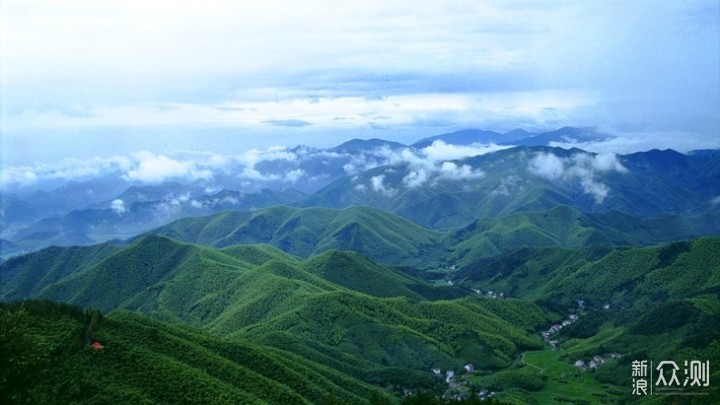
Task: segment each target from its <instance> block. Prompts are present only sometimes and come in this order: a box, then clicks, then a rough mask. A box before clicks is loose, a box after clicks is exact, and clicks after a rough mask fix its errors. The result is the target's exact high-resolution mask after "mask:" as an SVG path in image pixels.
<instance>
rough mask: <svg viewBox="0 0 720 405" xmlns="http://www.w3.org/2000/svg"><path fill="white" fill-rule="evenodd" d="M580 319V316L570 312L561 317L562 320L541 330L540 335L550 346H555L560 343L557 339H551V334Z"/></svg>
mask: <svg viewBox="0 0 720 405" xmlns="http://www.w3.org/2000/svg"><path fill="white" fill-rule="evenodd" d="M578 319H580V316H579V315H577V314H570V315H568V317H567V318H565V319H563V321H562V322H560V323H556V324H554V325H552V326H550V328H549V329H548V330H546V331H543V332H542V337H543V339H545V341H546V342H548V344H549V345H550V346H552V347H557V346H558V345H559V344H560V343H559V341H558V340H554V339H551V337H552V336H554V335H556V334H557V333H558V332H560V331H561V330H562V328H565V327H567V326H570V325H572V324H574V323H575V322H577V320H578Z"/></svg>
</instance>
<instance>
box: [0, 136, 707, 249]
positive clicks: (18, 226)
mask: <svg viewBox="0 0 720 405" xmlns="http://www.w3.org/2000/svg"><path fill="white" fill-rule="evenodd" d="M609 137H611V136H610V135H605V134H602V133H599V132H597V131H596V130H594V129H591V128H570V127H566V128H561V129H559V130H556V131H551V132H547V133H540V134H531V133H527V132H525V131H522V130H514V131H510V132H508V133H505V134H499V133H495V132H492V131H479V130H465V131H459V132H455V133H450V134H443V135H437V136H434V137H431V138H427V139H424V140H421V141H418V142H417V143H415V144H413V145H411V146H405V145H402V144H400V143H396V142H389V141H384V140H381V139H371V140H352V141H349V142H346V143H344V144H342V145H339V146H336V147H333V148H329V149H325V150H320V149H313V148H308V147H295V148H290V149H288V148H282V149H281V148H272V149H269V150H266V151H258V150H253V151H249V152H248V153H246V154H245V155H242V156H238V157H234V158H229V157H222V156H216V155H213V156H210V155H202V154H200V155H189V154H188V153H185V155H180V156H178V157H176V158H174V159H172V158H169V157H167V156H163V155H153V154H140V155H138V156H139V157H138V159H139V160H138V162H139V163H138V166H137V167H136V168H135V169H127V168H126V169H124V170H121V168H120V166H117V165H116V166H113V164H111V163H109V162H103V163H102V164H103V165H105V166H103V167H106V169H103V170H106V172H105V173H104V172H100V173H104V174H102V175H100V176H98V177H93V178H90V179H86V180H83V181H71V182H68V183H67V184H65V185H63V186H61V187H57V188H51V189H49V190H45V189H37V190H34V191H32V190H33V188H32V187H41V183H42V181H41V182H40V183H38V184H37V185H36V186H32V187H30V186H27V187H26V188H25V189H24V190H25V191H20V190H21V189H17V191H16V192H8V193H4V194H5V195H4V196H3V199H2V201H0V205H1V206H2V210H0V213H1V216H0V221H1V222H0V223H1V224H2V227H1V230H2V232H1V233H0V237H2V238H3V239H5V240H7V241H8V242H7V243H3V244H2V252H3V257H7V255H10V254H15V253H18V252H23V251H28V250H33V249H37V248H41V247H44V246H49V245H64V246H67V245H77V244H90V243H98V242H103V241H106V240H110V239H124V238H128V237H131V236H133V235H137V234H140V233H142V232H146V231H149V230H151V229H153V228H155V227H158V226H162V225H164V224H167V223H169V222H171V221H173V220H176V219H179V218H184V217H190V216H202V215H208V214H212V213H215V212H219V211H223V210H241V211H244V210H252V209H259V208H263V207H268V206H271V205H277V204H284V205H290V206H299V207H318V206H322V207H329V208H344V207H349V206H352V205H367V206H372V207H376V208H379V209H382V210H385V211H388V212H393V213H396V214H399V215H400V216H403V217H405V218H407V219H410V220H411V221H413V222H416V223H417V224H420V225H423V226H425V227H430V228H435V229H439V230H452V229H456V228H459V227H463V226H466V225H468V224H469V223H471V222H473V221H475V220H476V219H478V218H483V217H499V216H506V215H510V214H512V213H515V212H522V211H538V212H540V211H547V210H549V209H551V208H552V207H554V206H556V205H558V204H563V205H569V206H572V207H575V208H576V209H578V210H580V211H582V212H586V213H599V212H610V211H618V212H621V213H624V214H628V215H632V216H636V217H651V216H653V217H660V216H663V215H685V214H688V215H691V214H692V215H700V214H702V213H703V212H704V211H707V210H711V209H713V207H714V206H715V205H716V204H717V200H716V199H717V198H718V196H720V186H718V184H720V163H718V162H720V154H719V153H718V152H717V151H704V152H703V153H695V154H692V153H691V154H688V155H683V154H680V153H677V152H673V151H669V150H667V151H656V150H655V151H648V152H641V153H633V154H629V155H613V154H595V153H588V152H583V151H582V150H578V149H569V150H568V149H562V148H557V147H555V148H551V147H548V146H547V145H550V144H561V143H562V142H569V141H576V142H579V141H582V140H585V141H590V140H594V139H607V138H609ZM503 143H505V144H507V145H504V146H503V145H502V144H503ZM512 145H541V146H522V147H518V146H516V147H513V146H512ZM142 159H145V160H142ZM162 165H170V166H168V167H175V165H178V168H177V170H176V171H175V172H173V171H172V170H170V171H167V172H162V171H161V172H158V171H157V169H156V168H158V167H163V166H162ZM107 167H109V168H110V169H107ZM85 170H86V171H88V172H89V171H90V169H89V168H85ZM52 179H53V180H52V181H53V182H57V181H58V179H57V178H54V177H53V178H52ZM6 188H7V185H6ZM12 190H14V189H12V188H11V189H8V191H12Z"/></svg>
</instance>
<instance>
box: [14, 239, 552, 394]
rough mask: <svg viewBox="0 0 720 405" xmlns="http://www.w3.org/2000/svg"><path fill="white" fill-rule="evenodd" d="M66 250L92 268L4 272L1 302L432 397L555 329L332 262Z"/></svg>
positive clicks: (494, 305)
mask: <svg viewBox="0 0 720 405" xmlns="http://www.w3.org/2000/svg"><path fill="white" fill-rule="evenodd" d="M72 249H74V250H77V251H78V252H79V253H78V254H82V255H84V257H85V256H87V257H91V260H87V261H86V262H84V263H82V262H81V261H78V260H75V263H76V266H77V268H76V271H75V272H72V273H71V274H67V275H66V276H65V277H63V278H61V279H56V278H52V277H48V276H47V275H46V274H45V273H47V272H48V271H50V274H54V273H53V272H52V271H53V270H52V269H56V268H58V266H60V265H59V264H56V263H53V258H54V257H59V258H62V260H66V261H67V260H68V257H67V256H66V255H49V254H45V253H40V254H37V257H35V258H34V259H33V260H28V258H27V257H21V258H17V259H11V260H9V261H8V262H6V263H4V264H2V267H0V275H2V277H3V285H2V297H3V299H4V300H17V299H26V298H31V297H35V298H43V299H51V300H54V301H60V302H66V303H71V304H75V305H80V306H83V307H93V308H98V309H100V310H102V311H103V313H108V312H109V313H110V317H109V319H123V320H126V318H123V317H127V316H129V315H127V313H124V312H121V310H130V311H133V312H140V313H144V314H147V315H150V316H152V317H153V318H155V319H158V320H163V321H171V322H173V323H176V324H186V325H192V326H194V327H198V328H201V329H203V330H204V331H206V332H209V333H212V336H216V337H217V338H224V339H225V340H224V341H227V342H234V343H247V342H253V343H255V344H261V345H263V347H264V349H263V350H268V348H269V347H272V348H274V349H276V350H282V351H286V352H291V353H293V354H294V355H295V356H299V357H296V358H295V359H296V360H295V361H300V360H303V359H304V360H306V361H309V362H311V364H312V365H313V367H314V366H321V367H323V368H327V369H329V370H335V371H337V372H340V373H342V374H343V375H346V376H348V378H353V379H356V380H358V381H363V382H364V383H366V384H373V385H374V386H383V387H385V386H388V385H389V386H392V387H395V388H397V389H399V388H400V387H428V388H431V387H433V386H435V385H436V384H437V383H438V381H437V380H436V379H435V378H434V376H433V375H432V373H431V372H430V369H431V368H433V367H443V368H460V367H462V365H463V364H466V363H468V362H473V363H474V364H476V365H477V367H478V368H479V369H485V370H495V369H499V368H503V367H507V366H508V365H510V364H511V363H512V361H513V358H514V357H516V356H517V355H519V353H520V352H521V351H523V350H537V349H540V348H542V342H541V340H540V339H539V338H538V337H537V336H533V335H532V333H530V332H531V331H533V330H536V328H537V327H538V326H539V325H543V324H546V323H548V322H551V321H553V320H555V319H557V316H556V315H554V314H552V313H550V312H548V311H546V310H542V309H540V308H539V307H538V306H537V305H535V304H533V303H531V302H528V301H519V300H506V301H504V302H503V303H501V304H499V303H498V302H497V301H494V300H491V299H478V298H474V297H467V296H465V295H466V293H465V292H463V290H462V289H459V288H457V287H449V286H445V287H433V286H432V285H430V284H428V283H426V282H424V281H422V280H420V279H417V278H414V277H411V276H409V275H407V274H404V273H402V272H400V271H398V270H396V269H394V268H392V267H388V266H382V265H378V264H376V263H374V262H372V261H370V260H369V259H367V258H365V257H362V256H360V255H358V254H355V253H347V252H340V251H336V250H331V251H328V252H326V253H323V254H320V255H318V256H314V257H312V258H310V259H306V260H304V261H301V260H298V259H296V258H294V257H292V256H289V255H287V254H286V253H284V252H282V251H280V250H278V249H277V248H274V247H271V246H268V245H253V246H251V245H243V246H230V247H227V248H223V249H214V248H210V247H205V246H198V245H192V244H186V243H180V242H177V241H175V240H172V239H169V238H167V237H163V236H157V235H148V236H145V237H142V238H139V239H137V240H135V241H134V242H132V243H131V244H129V245H127V246H124V247H121V248H117V247H115V246H111V247H108V248H107V249H109V250H108V251H106V252H104V253H103V254H100V253H98V255H97V256H94V255H88V251H87V249H89V248H66V250H72ZM103 255H104V256H105V257H104V258H102V259H101V258H100V256H103ZM31 257H32V255H31ZM27 274H32V275H33V277H25V276H21V275H27ZM463 296H464V298H459V297H463ZM148 322H149V321H148ZM159 325H160V324H157V325H154V326H152V328H160V326H159ZM203 345H204V346H206V344H203ZM148 356H150V354H148ZM151 357H152V356H151Z"/></svg>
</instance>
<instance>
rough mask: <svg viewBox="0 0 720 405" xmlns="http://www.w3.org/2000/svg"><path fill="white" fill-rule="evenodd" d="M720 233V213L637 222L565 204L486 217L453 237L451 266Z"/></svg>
mask: <svg viewBox="0 0 720 405" xmlns="http://www.w3.org/2000/svg"><path fill="white" fill-rule="evenodd" d="M718 234H720V209H718V208H717V207H715V208H711V209H708V210H707V211H705V212H703V213H701V214H697V215H692V216H680V215H667V216H661V217H652V218H637V217H633V216H629V215H626V214H622V213H620V212H617V211H612V212H606V213H596V214H588V213H582V212H580V211H578V210H576V209H574V208H572V207H569V206H567V205H558V206H556V207H553V208H552V209H550V210H548V211H546V212H521V213H516V214H512V215H508V216H504V217H498V218H482V219H478V220H476V221H474V222H473V223H472V224H470V225H468V226H466V227H464V228H461V229H459V230H457V231H455V232H453V233H451V234H450V236H449V238H448V240H447V242H446V244H447V246H448V248H449V249H450V250H451V251H452V253H451V254H450V255H449V256H448V257H449V258H451V260H452V261H454V262H456V263H458V264H461V265H465V264H470V263H473V262H475V261H477V260H479V259H484V258H488V257H492V256H496V255H499V254H502V253H510V252H513V251H515V250H517V249H519V248H521V247H563V248H581V247H584V246H589V245H592V244H609V245H615V246H628V245H630V246H647V245H652V244H657V243H663V242H674V241H678V240H687V239H692V238H696V237H698V236H705V235H718Z"/></svg>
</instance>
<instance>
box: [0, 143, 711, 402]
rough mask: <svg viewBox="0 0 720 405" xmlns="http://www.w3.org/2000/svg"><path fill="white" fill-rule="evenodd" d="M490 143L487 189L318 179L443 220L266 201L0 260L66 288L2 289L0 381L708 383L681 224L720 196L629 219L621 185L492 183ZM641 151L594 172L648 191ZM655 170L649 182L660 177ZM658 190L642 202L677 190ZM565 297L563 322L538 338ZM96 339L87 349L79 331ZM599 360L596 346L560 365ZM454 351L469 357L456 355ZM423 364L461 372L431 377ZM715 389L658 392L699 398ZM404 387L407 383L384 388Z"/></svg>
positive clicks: (559, 395)
mask: <svg viewBox="0 0 720 405" xmlns="http://www.w3.org/2000/svg"><path fill="white" fill-rule="evenodd" d="M543 150H544V149H543ZM532 152H533V153H534V152H537V151H535V150H533V151H532ZM558 153H559V152H558ZM562 153H564V154H565V155H562V156H564V157H566V158H567V157H570V156H572V153H573V152H572V151H565V152H562ZM501 155H502V154H499V155H498V156H501ZM661 155H662V156H665V155H664V152H661ZM498 156H492V157H487V158H485V157H478V158H474V159H471V160H469V162H471V163H472V164H474V165H475V164H480V163H483V164H485V163H487V164H490V165H491V166H490V167H487V168H485V169H487V170H488V172H490V171H491V170H502V169H503V168H504V167H506V165H508V166H507V170H508V172H507V173H504V175H505V176H506V177H505V178H504V179H505V187H506V188H507V189H508V193H507V194H504V193H494V194H493V193H492V191H493V190H497V188H498V187H500V184H499V183H498V182H499V181H501V180H502V179H500V178H498V177H497V176H495V177H493V176H486V177H482V178H478V179H477V184H473V185H472V187H470V186H468V187H470V188H466V189H463V190H465V191H463V192H460V191H459V187H460V185H459V184H456V183H454V182H452V181H448V182H440V183H438V184H436V185H433V187H418V188H405V189H403V190H401V191H400V189H401V187H400V186H399V185H400V183H401V182H402V179H403V177H404V176H405V175H406V172H405V171H403V170H404V169H407V168H396V169H397V170H396V171H395V172H392V173H389V172H386V169H387V168H377V169H374V171H370V172H368V173H365V174H363V176H376V175H380V174H383V175H385V176H386V177H385V181H386V182H387V184H388V185H395V186H396V188H397V190H398V192H397V194H396V195H393V198H387V196H382V195H379V194H377V193H375V195H370V194H368V193H366V194H362V193H361V192H360V191H358V190H356V189H355V188H353V190H356V191H358V193H355V192H354V191H353V192H348V190H347V187H348V184H347V181H345V182H343V181H341V182H338V183H336V184H334V185H331V186H330V187H329V188H328V189H326V190H324V191H323V192H322V193H319V194H318V195H317V196H316V197H318V198H320V197H321V196H323V195H325V196H326V197H327V198H329V199H337V198H341V197H342V198H343V200H342V201H343V204H341V206H348V205H350V204H352V203H368V204H373V205H375V206H380V207H383V208H385V209H388V210H389V211H392V212H395V213H396V214H400V215H402V216H405V217H406V218H412V219H413V220H415V221H418V223H422V224H424V225H426V226H433V227H438V228H453V230H452V231H447V232H444V233H443V232H440V231H436V230H432V229H429V228H426V227H423V226H419V225H416V224H415V223H413V222H410V221H409V220H407V219H404V218H402V217H401V216H398V215H396V214H391V213H386V212H383V211H380V210H378V209H374V208H368V207H360V206H351V207H349V208H342V209H331V208H291V207H287V206H272V207H269V208H263V209H259V210H255V211H247V212H230V211H228V212H221V213H218V214H215V215H211V216H208V217H198V218H185V219H182V220H178V221H176V222H173V223H171V224H169V225H167V226H164V227H162V228H159V229H157V230H156V233H154V234H146V235H141V236H139V237H137V238H135V239H132V240H129V241H125V242H115V243H105V244H100V245H93V246H86V247H67V248H58V247H51V248H47V249H44V250H41V251H38V252H35V253H32V254H27V255H23V256H19V257H15V258H11V259H9V260H7V261H6V262H4V263H2V264H0V301H3V302H12V301H17V300H28V299H43V300H50V301H53V302H59V303H64V304H55V303H52V302H49V301H48V302H38V301H25V302H24V303H20V304H2V306H1V307H0V311H1V312H0V343H2V345H0V355H1V356H0V361H2V362H3V363H2V367H0V373H1V374H0V396H1V398H2V399H8V401H7V402H12V401H15V402H26V403H28V402H29V403H57V402H60V403H66V402H68V403H72V402H94V403H108V402H111V403H182V402H195V403H198V402H199V403H213V402H215V403H365V402H367V401H369V403H386V402H389V403H397V402H400V401H402V402H403V403H445V402H447V401H450V400H451V399H452V400H455V399H463V400H464V401H465V403H478V402H480V401H479V399H477V398H475V397H473V396H471V394H477V393H479V392H483V390H487V391H488V392H494V394H493V395H492V396H488V395H489V394H487V393H486V394H485V396H484V400H485V401H486V402H484V403H489V402H491V401H501V402H502V403H552V402H574V403H612V402H614V401H620V402H633V401H635V400H638V398H632V397H630V396H629V391H630V390H631V387H632V382H631V374H630V362H631V361H632V360H634V359H648V360H654V361H659V360H663V359H668V360H675V361H678V362H682V361H684V360H710V362H711V373H712V375H711V381H717V378H718V377H720V374H719V373H718V371H717V367H715V365H716V364H720V363H718V361H720V358H718V357H720V334H719V333H718V331H717V328H716V327H714V326H715V325H718V324H720V299H718V292H720V255H719V254H718V253H717V252H720V238H718V237H700V238H696V237H697V236H699V235H717V233H718V230H719V229H720V215H719V213H720V211H719V210H718V207H717V206H714V205H712V204H710V205H707V204H706V205H702V204H700V201H701V200H702V198H701V197H703V196H701V195H698V194H693V195H690V196H688V197H687V199H688V201H689V203H690V204H695V205H694V206H695V207H700V208H697V209H696V210H695V211H694V212H692V213H691V212H688V213H686V214H685V215H682V216H679V215H665V216H658V217H647V216H646V217H642V218H641V217H633V216H630V215H628V214H627V213H623V212H628V211H633V209H636V208H637V207H635V206H637V205H638V204H640V202H639V201H635V200H633V199H632V198H629V197H628V200H627V201H625V200H622V201H619V200H613V198H610V197H609V200H608V204H609V205H611V206H612V207H613V208H616V209H617V210H605V209H599V208H598V209H595V208H597V207H594V206H593V205H592V201H590V197H588V196H587V195H585V194H583V193H581V192H578V191H577V190H575V189H574V188H573V187H575V186H574V185H572V184H559V185H558V184H549V183H548V182H546V181H544V180H539V179H535V178H529V179H528V178H526V179H525V180H523V181H520V180H518V181H520V182H519V183H517V184H514V185H513V184H510V183H508V181H509V180H507V179H508V178H509V177H508V176H512V175H513V172H512V170H511V169H510V168H511V167H517V166H516V164H517V162H514V163H513V161H512V160H513V159H516V160H517V159H525V161H524V163H525V164H526V163H527V160H528V159H529V158H530V157H529V156H531V155H528V156H524V157H523V156H521V155H517V154H506V155H504V156H505V158H506V159H507V161H503V160H502V159H499V157H498ZM645 158H647V157H643V159H645ZM498 159H499V160H498ZM638 159H639V158H638ZM643 159H640V160H633V159H626V160H625V161H624V162H623V163H624V164H626V165H628V166H631V165H635V166H633V167H634V169H635V171H634V172H633V175H632V176H630V177H629V180H628V179H624V180H623V181H624V182H617V183H612V178H605V179H604V181H607V182H608V184H613V185H612V187H620V188H622V187H625V188H627V187H637V188H638V189H644V188H646V187H645V185H643V184H642V182H643V181H645V180H647V178H648V177H647V176H645V175H644V174H643V173H644V172H643V170H646V169H647V168H645V169H643V167H645V166H647V167H651V168H652V170H655V169H657V167H656V166H657V165H659V164H660V163H659V162H658V161H656V160H653V159H650V160H647V159H645V160H643ZM492 165H495V166H492ZM513 165H515V166H513ZM521 166H522V165H521ZM401 169H402V170H401ZM647 170H650V169H647ZM668 170H669V169H668ZM626 175H627V174H625V173H615V174H612V176H626ZM608 176H610V177H612V176H611V175H608ZM628 176H629V175H628ZM668 176H669V175H668ZM526 177H527V176H526ZM661 177H662V176H661ZM668 178H669V177H668ZM358 179H359V180H357V181H362V176H360V177H358ZM665 180H667V182H665V183H663V181H664V180H663V181H660V183H662V184H661V186H662V187H664V188H665V189H666V190H667V189H670V188H672V187H675V186H677V184H674V183H673V182H674V180H673V181H670V180H668V179H665ZM686 181H692V179H686ZM626 183H627V184H626ZM671 183H672V184H671ZM628 184H629V185H628ZM483 187H485V188H483ZM512 187H516V189H515V190H514V191H515V192H516V193H515V194H516V195H511V194H512V193H510V191H512V190H510V189H511V188H512ZM614 190H615V189H614ZM348 193H349V194H348ZM633 193H634V191H632V190H624V191H622V192H620V193H619V195H622V196H626V197H627V196H632V195H633ZM626 197H623V198H626ZM671 197H672V198H670V197H668V198H666V199H664V200H662V201H658V202H657V206H656V207H651V209H650V208H648V210H649V211H653V210H655V211H661V212H673V211H677V209H676V208H678V207H681V206H684V204H685V203H686V202H685V201H681V200H682V197H681V196H679V195H675V196H671ZM586 200H587V201H586ZM333 201H340V200H333ZM583 204H584V205H583ZM578 206H583V207H585V208H587V209H586V210H585V212H581V211H578V210H577V209H576V208H573V207H578ZM588 207H593V208H588ZM629 207H635V208H633V209H629ZM668 207H669V208H668ZM665 208H668V209H667V210H665ZM530 210H531V211H530ZM663 210H665V211H663ZM649 211H648V212H649ZM486 214H488V215H492V216H493V217H486V216H485V215H486ZM478 215H481V216H482V217H481V218H480V219H478ZM468 218H472V220H471V221H468V220H467V219H468ZM459 225H463V226H462V227H460V228H457V226H459ZM692 238H696V239H692ZM661 242H674V243H670V244H658V243H661ZM499 293H502V295H500V294H499ZM578 300H582V303H581V304H580V303H578ZM65 304H71V305H74V307H71V306H68V305H65ZM81 308H82V309H81ZM98 311H99V312H98ZM100 313H102V314H104V316H101V315H100ZM570 313H573V314H577V315H578V316H579V319H578V320H576V321H573V322H572V323H571V324H568V325H565V326H564V327H563V328H562V330H560V331H559V332H558V333H553V334H552V337H546V338H545V339H543V338H542V337H541V334H540V332H541V331H545V330H547V329H548V328H549V327H550V326H551V325H553V324H558V323H561V322H562V321H563V320H564V319H566V317H567V316H568V314H570ZM92 340H98V341H100V342H102V344H103V345H104V348H103V349H102V350H97V351H96V350H92V349H90V348H89V347H88V345H89V343H90V341H92ZM551 340H553V341H554V343H553V344H552V346H551V345H550V341H551ZM610 353H613V354H616V353H617V354H620V356H619V357H612V358H610V357H609V354H610ZM594 356H603V357H605V358H606V360H607V361H605V362H604V363H603V364H602V366H601V367H598V368H597V369H592V370H590V369H583V370H581V369H579V368H577V367H574V366H573V363H574V362H575V361H577V360H584V361H589V359H592V358H593V357H594ZM468 363H472V364H473V365H474V368H475V371H474V372H472V373H464V372H463V371H462V370H463V366H464V365H466V364H468ZM434 368H438V369H441V370H443V372H444V371H445V370H454V371H456V372H457V377H456V378H455V380H454V381H453V382H452V383H449V382H446V381H445V379H444V377H443V376H437V375H435V374H434V373H433V372H432V371H431V370H432V369H434ZM137 370H142V372H137ZM714 385H715V384H713V387H711V389H709V390H707V391H706V392H704V393H703V395H702V396H698V397H694V398H691V397H688V398H679V399H678V398H670V399H668V401H670V402H672V401H679V403H685V402H687V403H693V401H695V402H694V403H703V402H704V401H708V400H710V401H711V402H712V400H716V399H718V395H719V394H718V390H717V387H715V386H714ZM405 389H409V390H411V391H412V392H414V393H415V394H416V395H412V396H409V397H406V398H404V399H401V395H402V393H403V390H405ZM704 394H707V395H704ZM641 400H643V399H641ZM644 400H645V401H650V402H651V403H653V402H652V401H660V402H662V400H663V399H662V398H661V399H658V398H649V399H648V398H645V399H644ZM683 401H685V402H683ZM0 402H3V403H5V401H0ZM460 403H462V402H460Z"/></svg>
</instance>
